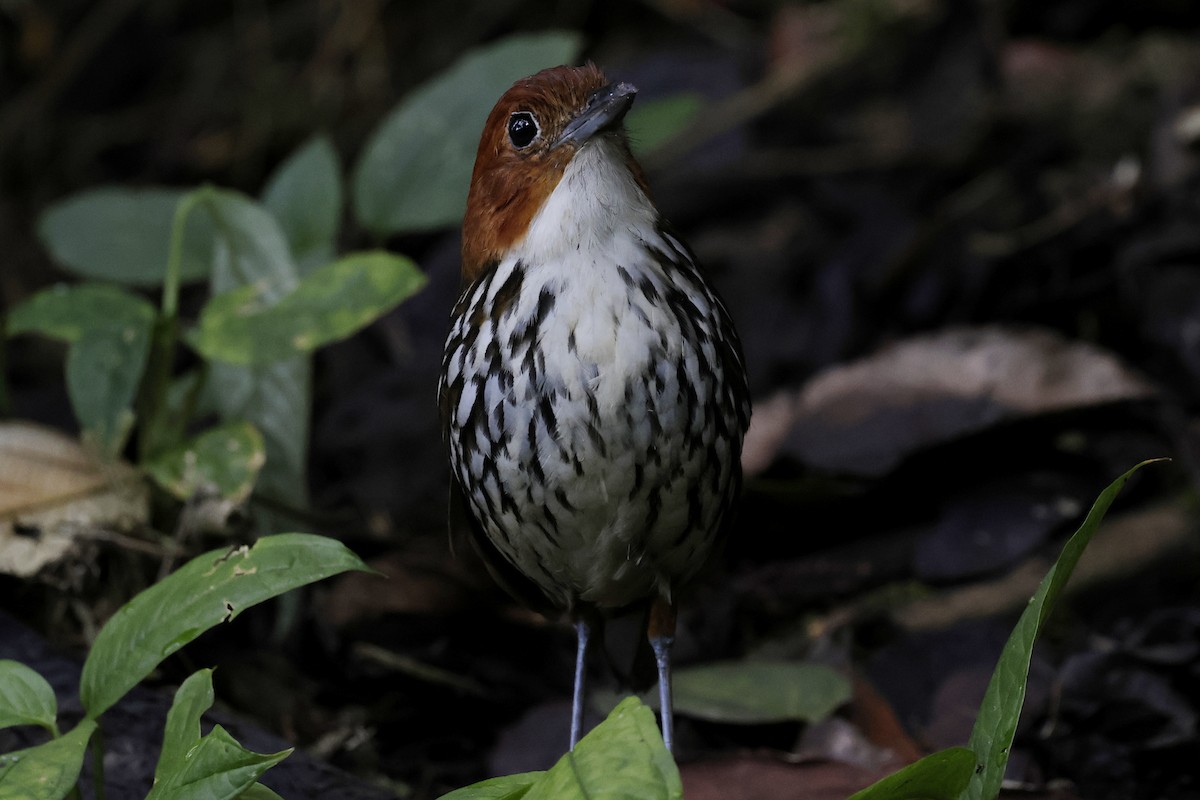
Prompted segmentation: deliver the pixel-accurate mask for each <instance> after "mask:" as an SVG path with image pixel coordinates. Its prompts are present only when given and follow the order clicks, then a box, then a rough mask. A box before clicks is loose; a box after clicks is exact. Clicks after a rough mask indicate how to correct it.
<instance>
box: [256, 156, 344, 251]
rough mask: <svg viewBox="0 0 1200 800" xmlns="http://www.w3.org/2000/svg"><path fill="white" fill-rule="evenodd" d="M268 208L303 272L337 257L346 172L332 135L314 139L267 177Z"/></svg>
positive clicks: (264, 203) (265, 191)
mask: <svg viewBox="0 0 1200 800" xmlns="http://www.w3.org/2000/svg"><path fill="white" fill-rule="evenodd" d="M262 201H263V205H264V206H266V207H267V209H268V210H269V211H270V212H271V213H272V214H274V215H275V219H276V220H278V222H279V225H280V227H281V228H282V229H283V234H284V236H285V237H286V238H287V242H288V246H289V247H290V248H291V252H292V258H294V259H295V260H296V263H297V264H298V265H299V267H300V270H301V272H302V273H303V272H307V271H308V270H310V269H312V268H313V267H316V266H319V265H321V264H324V263H326V262H327V261H329V260H330V259H332V258H333V250H334V243H335V240H336V238H337V232H338V225H339V223H340V222H341V219H342V168H341V165H340V164H339V163H338V156H337V151H336V150H334V149H333V143H332V142H330V141H329V137H327V136H314V137H313V138H312V139H310V140H309V141H308V142H307V143H305V144H304V145H303V146H302V147H301V148H300V149H299V150H297V151H296V152H295V153H293V154H292V155H290V156H288V158H287V160H285V161H284V162H283V163H282V164H280V165H279V167H278V168H277V169H276V170H275V172H274V173H272V175H271V177H270V178H268V179H267V186H266V188H265V189H263V198H262Z"/></svg>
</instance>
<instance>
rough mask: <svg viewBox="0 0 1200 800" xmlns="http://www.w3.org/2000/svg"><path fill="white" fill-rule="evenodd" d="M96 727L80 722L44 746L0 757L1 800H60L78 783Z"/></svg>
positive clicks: (90, 722) (84, 721)
mask: <svg viewBox="0 0 1200 800" xmlns="http://www.w3.org/2000/svg"><path fill="white" fill-rule="evenodd" d="M94 730H96V723H95V722H93V721H92V720H90V719H85V720H82V721H80V723H79V724H78V725H76V726H75V728H74V729H72V730H71V731H70V732H68V733H67V734H65V735H63V736H60V737H58V738H57V739H51V740H50V741H48V742H46V743H45V744H39V745H37V746H35V747H27V748H25V749H24V750H17V751H15V752H12V753H5V754H4V755H0V800H61V798H63V797H66V796H67V793H68V792H70V791H71V789H72V788H74V786H75V784H76V782H77V781H78V780H79V769H80V767H82V766H83V754H84V751H85V750H86V749H87V744H88V739H90V738H91V736H92V731H94Z"/></svg>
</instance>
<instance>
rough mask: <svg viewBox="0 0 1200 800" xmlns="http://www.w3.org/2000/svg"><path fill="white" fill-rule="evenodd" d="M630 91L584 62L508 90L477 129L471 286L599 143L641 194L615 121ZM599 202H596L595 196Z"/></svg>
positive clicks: (468, 252) (469, 221)
mask: <svg viewBox="0 0 1200 800" xmlns="http://www.w3.org/2000/svg"><path fill="white" fill-rule="evenodd" d="M636 94H637V89H635V88H634V87H633V86H631V85H629V84H627V83H609V82H608V80H607V79H606V78H605V77H604V73H603V72H601V71H600V69H599V68H597V67H596V66H594V65H592V64H588V65H586V66H583V67H566V66H562V67H552V68H550V69H546V70H542V71H541V72H539V73H537V74H536V75H531V76H529V77H528V78H522V79H521V80H519V81H517V82H516V83H515V84H513V86H512V88H510V89H509V90H508V91H507V92H505V93H504V95H503V96H502V97H501V98H500V100H499V101H498V102H497V103H496V106H495V107H494V108H493V109H492V113H491V114H490V115H489V116H488V119H487V122H486V123H485V124H484V127H483V135H482V137H481V138H480V142H479V152H478V153H477V155H476V157H475V170H474V173H473V174H472V176H471V189H470V193H469V194H468V196H467V212H466V216H465V217H464V219H463V247H462V257H463V258H462V260H463V263H462V271H463V279H464V280H465V281H466V282H470V281H472V280H474V279H475V278H476V277H478V275H479V274H480V273H481V272H482V271H483V270H484V269H485V268H486V267H487V265H489V264H492V263H495V262H496V261H498V260H500V259H501V258H503V257H504V256H505V255H506V254H507V253H509V252H510V251H511V250H512V248H513V247H515V246H516V245H518V244H519V243H520V242H521V241H522V240H523V239H524V238H525V236H526V234H527V233H528V230H529V227H530V223H531V222H532V221H533V219H534V217H535V216H536V215H537V213H538V212H539V211H540V210H541V209H542V207H543V205H545V203H546V201H547V199H548V198H549V197H550V195H551V194H552V193H553V192H554V190H555V188H556V187H558V185H559V183H560V181H561V180H562V178H563V175H564V174H565V173H566V171H567V168H568V166H569V165H570V164H571V162H572V160H573V159H574V158H575V156H576V155H577V154H579V153H580V152H582V151H583V150H585V149H586V148H589V146H590V145H592V144H594V143H596V142H598V141H603V142H606V144H607V147H606V148H604V156H603V157H604V158H605V159H606V160H608V161H612V160H615V161H618V162H620V164H619V168H620V169H623V170H625V171H626V172H627V174H628V176H629V177H630V179H631V180H632V182H633V183H634V184H636V185H637V186H638V187H639V188H640V189H641V191H643V192H645V179H644V178H643V176H642V171H641V168H640V167H639V166H638V165H637V162H635V161H634V160H633V156H632V155H631V154H630V151H629V144H628V141H627V139H626V137H625V131H624V128H623V124H622V121H623V120H624V118H625V112H627V111H628V110H629V107H630V106H631V105H632V104H633V99H634V97H635V95H636ZM601 199H602V198H601Z"/></svg>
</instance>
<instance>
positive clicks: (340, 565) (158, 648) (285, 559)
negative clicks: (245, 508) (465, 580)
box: [79, 533, 367, 719]
mask: <svg viewBox="0 0 1200 800" xmlns="http://www.w3.org/2000/svg"><path fill="white" fill-rule="evenodd" d="M354 569H358V570H366V569H367V567H366V566H365V565H364V564H363V563H362V561H361V560H360V559H359V558H358V556H356V555H354V553H352V552H350V551H349V550H348V549H347V548H346V546H345V545H343V544H342V543H341V542H338V541H336V540H334V539H327V538H325V537H322V536H311V535H309V534H303V533H288V534H279V535H277V536H267V537H264V538H262V539H259V540H258V542H256V543H255V544H254V545H253V546H252V547H239V548H237V549H235V550H231V551H224V550H214V551H212V552H211V553H206V554H204V555H202V556H198V557H196V558H194V559H192V560H191V561H189V562H188V563H187V564H185V565H184V566H183V567H181V568H180V569H179V570H178V571H177V572H175V573H173V574H171V575H168V576H167V577H166V578H164V579H163V580H161V581H159V582H158V583H156V584H154V585H153V586H151V587H150V588H149V589H146V590H145V591H143V592H141V593H140V594H138V595H137V596H136V597H134V598H133V599H132V600H130V601H129V602H128V603H126V604H125V605H124V606H122V607H121V608H120V609H118V610H117V613H116V614H114V615H113V617H112V619H110V620H109V621H108V622H107V623H106V624H105V626H104V627H103V628H101V630H100V633H99V635H97V636H96V641H95V644H93V645H92V650H91V652H90V653H88V657H87V661H85V662H84V665H83V675H82V677H81V679H80V687H79V696H80V699H81V700H82V701H83V705H84V708H85V709H87V713H88V717H89V718H92V719H95V718H96V717H98V716H100V715H101V714H102V713H104V711H106V710H107V709H108V708H109V707H111V706H112V704H113V703H115V702H117V700H119V699H120V698H121V697H122V696H123V695H124V694H125V693H126V692H128V691H129V690H130V689H131V688H133V686H135V685H136V684H137V683H138V682H139V681H141V680H142V679H143V678H145V677H146V676H147V675H149V674H150V672H151V671H152V670H153V669H154V668H155V667H156V666H158V664H159V663H160V662H161V661H162V660H163V659H164V658H166V657H167V656H169V655H171V654H172V653H174V652H175V651H176V650H178V649H179V648H180V647H183V646H184V645H185V644H187V643H188V642H190V641H192V640H193V639H195V638H196V637H197V636H199V635H200V634H202V633H204V632H205V631H206V630H208V629H209V628H212V627H213V626H215V625H217V624H219V623H221V622H227V621H229V620H232V619H233V618H234V617H236V616H237V615H238V614H240V613H241V612H242V611H244V610H245V609H246V608H249V607H250V606H253V605H255V604H256V603H261V602H262V601H263V600H267V599H269V598H271V597H275V596H277V595H280V594H283V593H284V592H286V591H288V590H289V589H294V588H296V587H297V586H303V585H305V584H307V583H312V582H313V581H318V580H321V579H322V578H327V577H329V576H330V575H336V574H338V573H340V572H345V571H347V570H354Z"/></svg>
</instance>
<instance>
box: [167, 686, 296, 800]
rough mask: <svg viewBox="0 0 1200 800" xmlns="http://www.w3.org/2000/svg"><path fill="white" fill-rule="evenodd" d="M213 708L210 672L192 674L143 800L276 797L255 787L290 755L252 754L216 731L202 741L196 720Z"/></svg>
mask: <svg viewBox="0 0 1200 800" xmlns="http://www.w3.org/2000/svg"><path fill="white" fill-rule="evenodd" d="M212 704H213V688H212V670H211V669H202V670H198V671H197V672H194V673H192V675H190V676H189V677H188V679H187V680H186V681H184V682H183V685H181V686H180V687H179V690H178V691H177V692H175V700H174V702H172V703H171V710H170V711H168V712H167V726H166V730H165V731H164V733H163V748H162V754H161V755H160V756H159V759H158V765H157V766H156V767H155V770H154V788H152V789H151V790H150V794H149V795H148V796H147V800H166V798H172V799H174V798H179V799H180V800H182V798H188V800H192V799H193V798H211V799H212V800H217V799H218V798H234V797H260V798H270V797H272V796H274V793H273V792H271V791H270V790H269V789H267V788H266V787H260V788H261V790H262V791H258V792H255V791H253V787H254V786H255V785H256V784H255V783H254V782H255V781H256V780H258V778H259V776H260V775H262V774H263V773H264V772H266V771H267V770H268V769H269V768H270V767H272V766H274V765H275V764H278V763H279V762H280V761H282V760H283V759H284V758H286V757H287V756H288V754H290V753H291V752H292V751H291V750H284V751H282V752H279V753H273V754H270V755H261V754H258V753H252V752H250V751H249V750H247V749H245V748H244V747H242V746H241V745H240V744H238V743H237V742H236V741H234V739H233V737H231V736H230V735H229V734H228V733H227V732H226V731H225V729H224V728H222V727H221V726H220V725H216V726H214V727H213V730H212V732H211V733H209V734H208V735H207V736H201V735H200V718H201V717H202V716H203V715H204V712H205V711H207V710H208V709H209V708H211V707H212ZM263 792H268V793H267V794H263Z"/></svg>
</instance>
